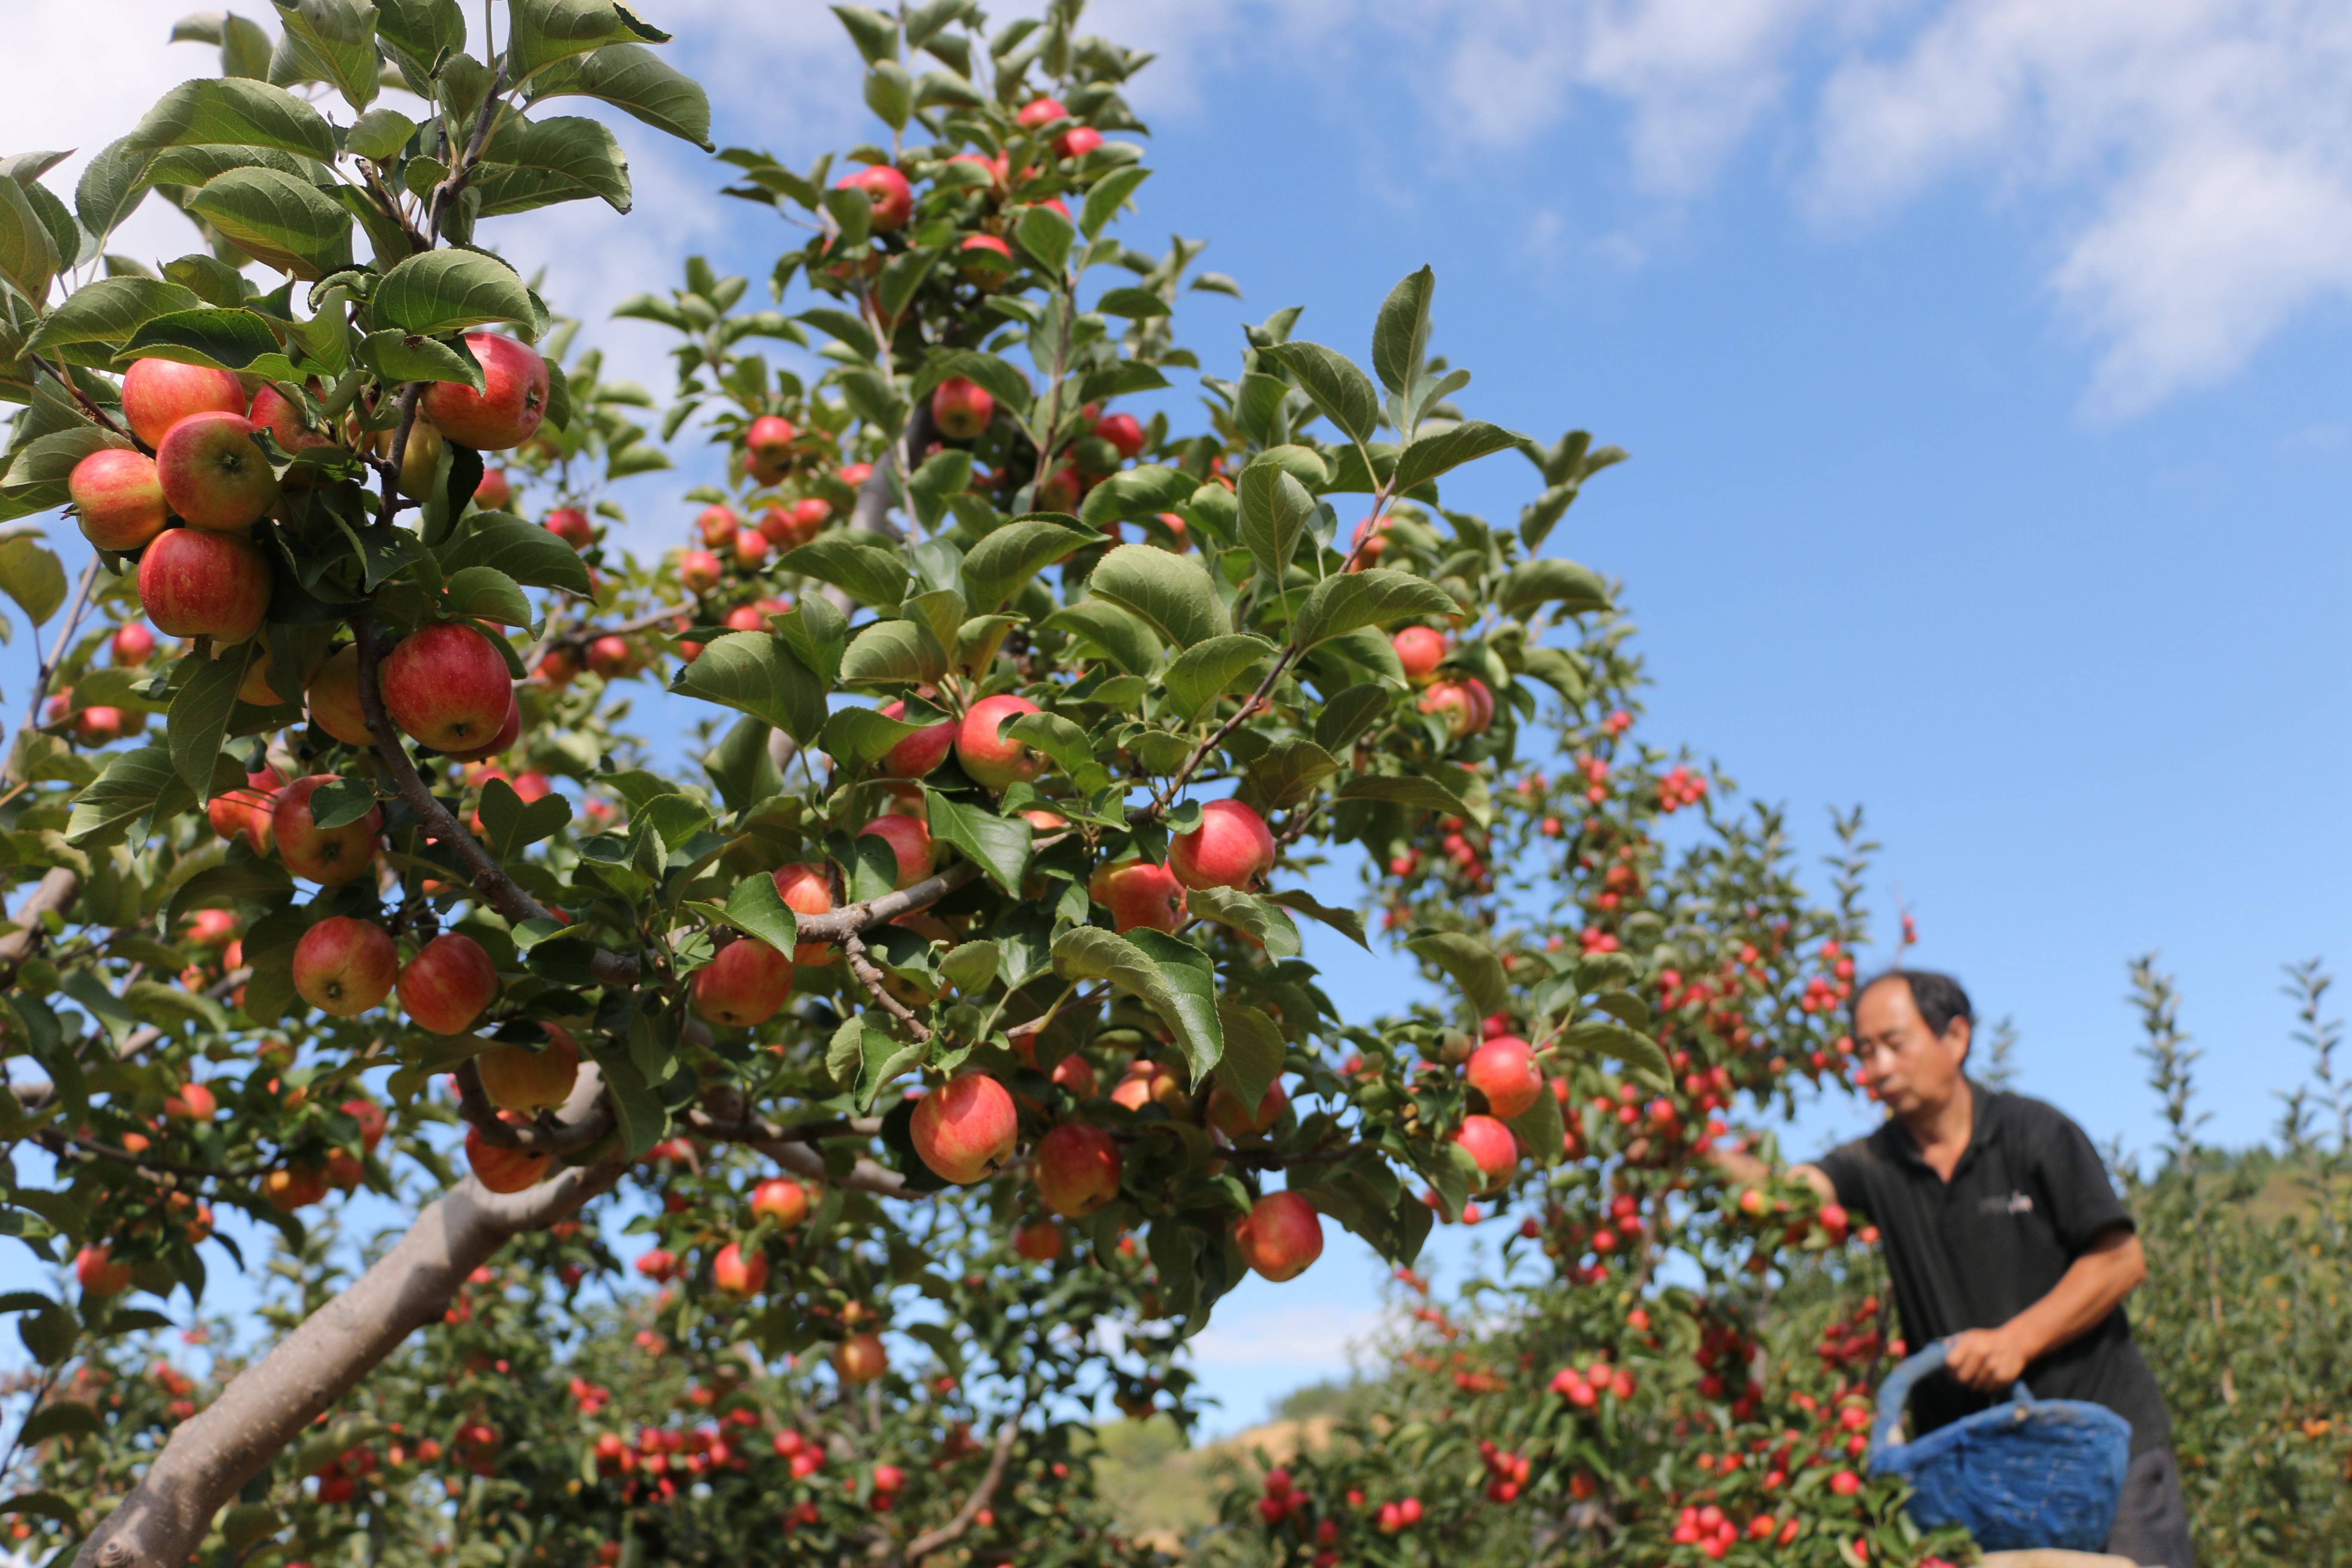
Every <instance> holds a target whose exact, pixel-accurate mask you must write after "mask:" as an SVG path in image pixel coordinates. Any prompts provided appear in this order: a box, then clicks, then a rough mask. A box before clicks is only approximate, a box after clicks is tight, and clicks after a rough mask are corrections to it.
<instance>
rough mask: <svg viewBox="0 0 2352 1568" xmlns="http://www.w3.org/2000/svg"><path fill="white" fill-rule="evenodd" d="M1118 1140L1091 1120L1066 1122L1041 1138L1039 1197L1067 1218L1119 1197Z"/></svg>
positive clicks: (1037, 1161) (1036, 1168)
mask: <svg viewBox="0 0 2352 1568" xmlns="http://www.w3.org/2000/svg"><path fill="white" fill-rule="evenodd" d="M1118 1168H1119V1157H1118V1141H1117V1140H1116V1139H1114V1138H1112V1137H1111V1135H1110V1133H1109V1132H1108V1131H1105V1130H1104V1129H1102V1128H1100V1127H1097V1126H1096V1125H1095V1124H1094V1123H1092V1122H1090V1121H1066V1122H1064V1123H1062V1125H1060V1126H1059V1127H1056V1128H1055V1129H1054V1130H1053V1131H1051V1132H1048V1133H1046V1134H1045V1137H1043V1138H1040V1139H1039V1140H1038V1141H1037V1154H1036V1158H1035V1159H1034V1161H1033V1162H1032V1163H1031V1166H1030V1169H1031V1172H1032V1173H1033V1174H1034V1178H1035V1180H1036V1183H1037V1196H1038V1197H1039V1198H1040V1199H1041V1200H1042V1201H1043V1202H1044V1203H1045V1206H1046V1207H1047V1208H1049V1209H1052V1210H1053V1211H1054V1212H1055V1214H1057V1215H1062V1216H1063V1217H1064V1218H1066V1219H1076V1218H1079V1217H1081V1216H1083V1215H1090V1214H1092V1213H1094V1212H1095V1211H1096V1210H1097V1209H1098V1208H1100V1207H1102V1206H1103V1205H1105V1204H1107V1203H1108V1202H1110V1201H1111V1199H1113V1198H1115V1197H1117V1196H1118Z"/></svg>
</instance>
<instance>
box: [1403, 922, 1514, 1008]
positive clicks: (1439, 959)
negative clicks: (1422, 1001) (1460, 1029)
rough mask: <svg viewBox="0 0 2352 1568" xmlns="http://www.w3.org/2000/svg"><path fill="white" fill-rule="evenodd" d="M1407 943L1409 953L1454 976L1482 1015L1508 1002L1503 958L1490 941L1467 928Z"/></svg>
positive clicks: (1406, 949) (1435, 933)
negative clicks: (1496, 954)
mask: <svg viewBox="0 0 2352 1568" xmlns="http://www.w3.org/2000/svg"><path fill="white" fill-rule="evenodd" d="M1404 945H1405V951H1406V952H1411V953H1412V954H1413V955H1414V956H1416V957H1419V958H1424V959H1427V960H1428V961H1429V962H1430V963H1433V964H1435V965H1437V967H1438V968H1440V969H1442V970H1444V972H1445V973H1447V974H1449V975H1452V976H1453V977H1454V984H1456V985H1459V986H1461V987H1462V994H1463V995H1465V996H1466V997H1468V998H1469V1001H1470V1005H1471V1006H1472V1007H1473V1008H1475V1010H1476V1011H1477V1014H1478V1016H1480V1017H1482V1018H1483V1017H1485V1016H1487V1015H1488V1014H1490V1013H1499V1012H1501V1011H1502V1010H1503V1008H1504V1007H1505V1006H1506V1005H1507V1004H1508V1003H1509V1000H1510V994H1509V992H1508V991H1507V989H1506V987H1505V985H1504V983H1503V961H1502V960H1501V959H1499V958H1497V957H1496V956H1495V950H1494V948H1493V946H1492V945H1491V944H1489V943H1487V942H1482V941H1480V940H1479V939H1478V938H1476V937H1475V936H1471V935H1469V934H1468V933H1467V932H1465V931H1433V932H1431V933H1429V934H1428V935H1426V936H1417V937H1413V938H1412V939H1411V940H1410V941H1408V942H1406V943H1405V944H1404Z"/></svg>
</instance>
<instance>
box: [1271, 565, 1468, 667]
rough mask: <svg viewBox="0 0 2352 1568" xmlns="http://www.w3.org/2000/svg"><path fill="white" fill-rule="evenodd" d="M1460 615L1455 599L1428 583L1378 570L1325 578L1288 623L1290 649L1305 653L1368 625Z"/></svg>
mask: <svg viewBox="0 0 2352 1568" xmlns="http://www.w3.org/2000/svg"><path fill="white" fill-rule="evenodd" d="M1460 612H1461V606H1460V605H1456V604H1455V603H1454V595H1451V594H1448V593H1447V592H1446V591H1445V590H1444V589H1443V588H1441V587H1439V586H1438V585H1437V584H1434V583H1432V582H1430V581H1429V580H1427V579H1426V578H1423V577H1415V576H1412V575H1411V574H1408V573H1403V572H1393V571H1391V570H1389V569H1388V568H1387V567H1384V566H1374V567H1371V568H1369V569H1368V570H1365V571H1362V572H1356V573H1350V574H1346V575H1343V576H1339V577H1327V578H1325V579H1324V580H1323V581H1322V582H1320V583H1318V584H1316V585H1315V586H1314V588H1313V589H1312V590H1311V591H1310V592H1309V593H1308V594H1307V599H1306V602H1305V603H1304V604H1302V605H1299V607H1298V615H1297V619H1295V620H1293V621H1292V622H1291V623H1290V642H1291V646H1292V647H1296V648H1297V649H1298V651H1299V652H1301V653H1304V652H1306V651H1307V649H1308V648H1311V647H1314V646H1315V645H1316V644H1318V643H1321V642H1328V641H1329V640H1330V639H1331V638H1333V637H1339V636H1340V635H1342V634H1344V633H1347V632H1352V631H1356V630H1359V629H1360V628H1362V627H1366V626H1389V625H1391V624H1393V623H1395V622H1397V621H1402V620H1405V619H1408V618H1410V617H1412V616H1449V617H1450V616H1455V615H1458V614H1459V613H1460Z"/></svg>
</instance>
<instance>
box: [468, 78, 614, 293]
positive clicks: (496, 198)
mask: <svg viewBox="0 0 2352 1568" xmlns="http://www.w3.org/2000/svg"><path fill="white" fill-rule="evenodd" d="M509 170H512V171H515V172H516V173H517V174H520V175H521V176H522V178H520V179H519V180H517V179H511V178H509V176H508V174H507V172H508V171H509ZM502 182H504V183H502ZM474 183H475V184H476V185H477V186H478V188H479V189H480V190H481V192H482V211H483V213H484V214H485V215H486V216H487V215H489V214H494V213H507V212H527V211H529V210H530V209H531V208H533V207H538V206H545V205H549V203H551V202H555V201H564V200H569V199H570V198H571V197H572V196H575V195H593V196H599V197H602V198H603V199H604V202H605V204H606V205H609V206H611V207H612V208H613V210H614V211H615V212H624V213H625V212H627V211H628V210H629V202H630V190H629V163H628V160H627V159H626V158H625V157H624V156H622V153H621V143H620V142H619V141H618V140H616V139H615V138H614V135H613V132H611V131H610V130H608V129H607V128H606V127H604V125H601V124H599V123H598V122H597V121H593V120H589V119H585V118H583V117H581V116H578V115H560V116H558V117H556V118H555V119H552V120H541V121H527V120H509V121H506V122H505V123H504V124H503V125H501V126H500V127H499V132H498V133H497V134H495V135H493V136H492V137H491V138H490V144H489V146H488V149H486V150H485V152H484V153H483V166H482V168H481V170H480V171H479V172H478V174H476V176H475V182H474ZM509 185H511V186H512V188H511V189H509ZM500 319H501V320H505V319H508V318H500Z"/></svg>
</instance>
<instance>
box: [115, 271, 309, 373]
mask: <svg viewBox="0 0 2352 1568" xmlns="http://www.w3.org/2000/svg"><path fill="white" fill-rule="evenodd" d="M166 287H169V285H166ZM116 357H117V358H119V359H123V360H131V359H169V360H176V361H177V362H179V363H182V364H200V365H205V366H206V367H208V368H210V369H213V370H233V371H245V370H248V369H253V368H255V367H260V368H261V370H262V372H263V373H265V374H266V373H267V372H268V371H269V370H277V371H278V375H277V376H275V377H273V378H272V379H278V380H283V379H286V378H287V377H288V376H289V375H290V374H292V371H293V366H292V365H291V363H289V362H288V361H287V359H286V357H285V353H284V349H283V345H281V344H280V343H279V342H278V337H277V334H276V333H274V332H272V331H270V330H269V323H268V322H267V321H263V320H262V318H261V317H260V315H259V314H258V313H257V312H255V311H252V310H220V309H218V308H216V307H215V306H210V305H205V306H200V307H198V308H197V309H195V310H174V311H173V312H172V313H171V314H170V315H168V316H157V317H155V318H154V319H153V320H152V321H144V322H142V323H141V324H140V325H139V326H138V328H137V329H135V330H134V331H132V332H131V336H130V338H129V339H128V340H127V341H125V342H124V343H123V345H122V347H121V351H120V352H119V353H117V355H116ZM281 367H282V368H281Z"/></svg>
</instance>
